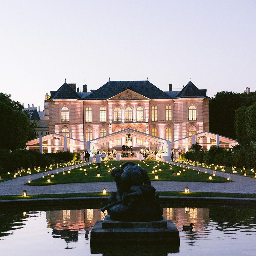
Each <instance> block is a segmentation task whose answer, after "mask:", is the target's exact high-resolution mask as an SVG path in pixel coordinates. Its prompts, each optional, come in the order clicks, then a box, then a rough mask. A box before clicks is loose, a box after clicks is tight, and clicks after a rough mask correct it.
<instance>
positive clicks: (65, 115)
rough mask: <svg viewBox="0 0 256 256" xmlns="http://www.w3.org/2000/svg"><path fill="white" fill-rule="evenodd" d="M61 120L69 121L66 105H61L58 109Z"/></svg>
mask: <svg viewBox="0 0 256 256" xmlns="http://www.w3.org/2000/svg"><path fill="white" fill-rule="evenodd" d="M60 115H61V122H69V109H68V108H67V107H63V108H62V109H61V111H60Z"/></svg>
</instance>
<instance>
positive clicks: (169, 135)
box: [165, 128, 172, 141]
mask: <svg viewBox="0 0 256 256" xmlns="http://www.w3.org/2000/svg"><path fill="white" fill-rule="evenodd" d="M165 139H166V140H169V141H172V129H171V128H166V129H165Z"/></svg>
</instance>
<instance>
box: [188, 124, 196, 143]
mask: <svg viewBox="0 0 256 256" xmlns="http://www.w3.org/2000/svg"><path fill="white" fill-rule="evenodd" d="M194 134H196V128H195V127H194V126H191V127H189V130H188V136H192V135H194ZM189 143H192V137H189Z"/></svg>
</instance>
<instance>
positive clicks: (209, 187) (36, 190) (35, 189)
mask: <svg viewBox="0 0 256 256" xmlns="http://www.w3.org/2000/svg"><path fill="white" fill-rule="evenodd" d="M82 165H84V164H82ZM68 168H69V167H66V168H65V169H66V170H67V169H68ZM62 169H63V168H61V169H59V170H62ZM56 171H57V170H53V171H51V172H50V173H51V174H52V173H56ZM200 171H201V172H204V171H205V169H204V168H200ZM208 173H212V171H210V170H208ZM216 175H218V176H222V177H225V178H226V175H227V174H226V173H223V172H219V171H217V172H216ZM40 177H42V173H38V174H33V175H30V176H25V177H19V178H16V179H12V180H8V181H5V182H1V183H0V195H21V193H22V191H23V190H27V192H28V194H29V195H38V194H63V193H87V192H101V191H102V189H103V188H106V189H107V191H108V192H112V191H116V185H115V183H114V182H93V183H75V184H60V185H49V186H27V185H25V183H27V182H28V179H31V180H34V179H38V178H40ZM230 178H231V180H232V181H233V182H225V183H206V182H176V181H153V182H152V185H153V186H154V187H155V188H156V190H157V191H184V188H185V187H189V189H190V191H191V192H223V193H225V192H226V193H244V194H250V193H256V179H253V178H249V177H244V176H239V175H235V174H230Z"/></svg>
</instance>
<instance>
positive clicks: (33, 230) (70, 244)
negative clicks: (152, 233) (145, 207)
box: [0, 205, 256, 256]
mask: <svg viewBox="0 0 256 256" xmlns="http://www.w3.org/2000/svg"><path fill="white" fill-rule="evenodd" d="M99 208H100V206H99V207H98V208H97V209H96V208H88V207H87V209H53V210H51V211H48V210H33V211H24V210H22V209H20V208H19V209H14V208H13V209H8V210H7V209H1V210H0V255H5V256H12V255H15V256H23V255H24V256H25V255H26V256H30V255H37V256H41V255H55V256H56V255H61V256H65V255H72V256H73V255H92V253H93V251H91V248H90V231H91V229H92V227H93V226H94V224H95V223H96V221H97V220H102V219H103V218H104V216H105V215H104V213H102V212H101V211H100V210H99ZM164 217H165V218H166V219H170V220H172V221H173V222H174V223H175V225H176V227H177V228H178V229H179V231H180V246H179V248H178V251H176V252H174V251H172V250H171V249H170V250H169V249H168V246H167V248H163V247H162V245H161V244H159V247H158V246H155V247H154V249H152V248H150V245H148V246H146V247H144V248H141V247H140V248H136V249H135V247H133V248H129V246H127V247H124V246H122V247H121V248H118V249H116V250H115V249H114V248H108V250H106V251H102V252H101V254H102V255H168V254H171V253H173V254H177V255H225V256H228V255H232V256H234V255H255V250H256V243H255V241H256V219H255V218H256V208H252V207H250V208H249V207H245V206H241V207H240V206H228V205H223V206H216V205H213V206H207V207H205V206H196V207H193V206H189V207H184V206H175V207H174V206H170V207H169V206H168V205H166V207H165V208H164ZM190 223H194V228H193V230H192V231H183V226H184V225H189V224H190ZM136 250H139V252H135V251H136ZM168 250H169V251H168Z"/></svg>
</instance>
